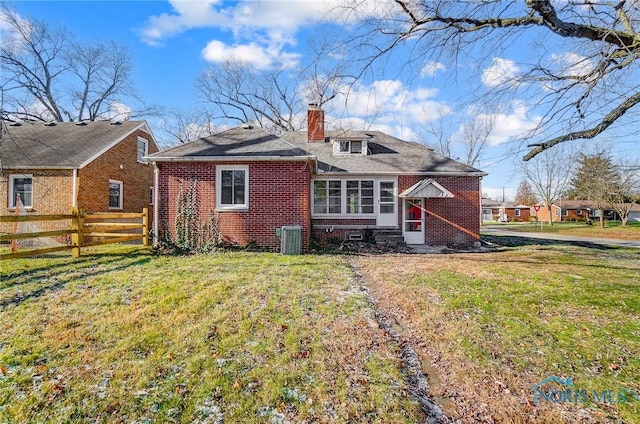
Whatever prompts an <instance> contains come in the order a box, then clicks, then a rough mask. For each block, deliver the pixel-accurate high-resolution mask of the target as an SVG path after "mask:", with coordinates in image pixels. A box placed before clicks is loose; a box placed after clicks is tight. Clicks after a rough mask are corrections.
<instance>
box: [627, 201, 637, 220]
mask: <svg viewBox="0 0 640 424" xmlns="http://www.w3.org/2000/svg"><path fill="white" fill-rule="evenodd" d="M629 222H640V204H638V203H636V204H634V205H632V206H631V211H630V212H629Z"/></svg>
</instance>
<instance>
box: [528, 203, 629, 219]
mask: <svg viewBox="0 0 640 424" xmlns="http://www.w3.org/2000/svg"><path fill="white" fill-rule="evenodd" d="M537 205H538V206H540V208H539V209H538V211H535V209H534V208H533V207H532V208H531V214H532V216H533V217H536V216H537V217H538V220H539V221H545V222H548V221H549V209H548V208H547V207H546V203H545V202H540V203H538V204H537ZM599 214H600V211H599V210H598V205H597V204H596V202H592V201H590V200H557V201H555V202H554V203H552V204H551V216H552V218H553V222H559V221H586V220H589V219H596V218H599V217H600V215H599ZM604 214H605V219H616V218H617V217H618V215H617V214H616V213H615V212H614V211H613V210H611V209H610V208H607V209H605V210H604Z"/></svg>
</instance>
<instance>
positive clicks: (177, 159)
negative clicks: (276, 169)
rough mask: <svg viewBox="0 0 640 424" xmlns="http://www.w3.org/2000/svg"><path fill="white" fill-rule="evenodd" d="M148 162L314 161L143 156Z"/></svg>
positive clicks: (256, 157)
mask: <svg viewBox="0 0 640 424" xmlns="http://www.w3.org/2000/svg"><path fill="white" fill-rule="evenodd" d="M144 159H146V160H148V161H150V162H247V161H253V162H255V161H259V162H292V161H310V160H316V157H315V156H188V157H184V156H166V157H162V156H145V158H144Z"/></svg>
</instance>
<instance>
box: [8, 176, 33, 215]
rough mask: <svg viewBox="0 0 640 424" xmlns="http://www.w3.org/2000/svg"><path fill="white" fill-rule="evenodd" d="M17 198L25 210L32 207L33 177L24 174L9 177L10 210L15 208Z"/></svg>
mask: <svg viewBox="0 0 640 424" xmlns="http://www.w3.org/2000/svg"><path fill="white" fill-rule="evenodd" d="M18 196H20V202H21V203H22V206H24V207H25V208H32V207H33V176H32V175H26V174H13V175H9V202H8V205H9V207H10V208H15V207H16V204H17V199H18Z"/></svg>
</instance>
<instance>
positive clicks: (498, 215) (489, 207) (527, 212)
mask: <svg viewBox="0 0 640 424" xmlns="http://www.w3.org/2000/svg"><path fill="white" fill-rule="evenodd" d="M530 219H531V206H527V205H518V204H516V203H513V202H499V201H497V200H493V199H487V198H485V199H482V220H483V221H486V222H528V221H529V220H530Z"/></svg>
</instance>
